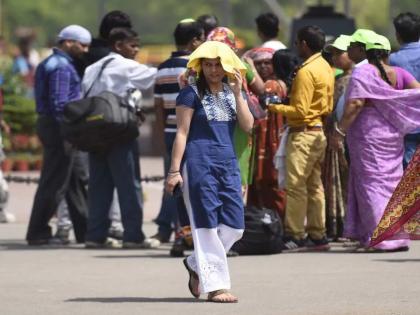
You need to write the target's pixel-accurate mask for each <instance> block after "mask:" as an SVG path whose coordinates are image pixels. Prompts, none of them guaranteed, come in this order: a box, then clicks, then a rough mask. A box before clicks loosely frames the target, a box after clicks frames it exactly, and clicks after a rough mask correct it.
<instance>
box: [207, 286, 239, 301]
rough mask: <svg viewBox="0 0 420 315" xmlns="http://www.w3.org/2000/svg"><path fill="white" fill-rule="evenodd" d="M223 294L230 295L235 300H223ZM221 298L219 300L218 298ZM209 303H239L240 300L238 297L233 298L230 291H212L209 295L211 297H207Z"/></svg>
mask: <svg viewBox="0 0 420 315" xmlns="http://www.w3.org/2000/svg"><path fill="white" fill-rule="evenodd" d="M223 294H225V295H226V294H228V295H230V296H231V297H232V298H233V299H228V300H226V299H221V298H220V295H223ZM217 297H219V298H217ZM207 302H213V303H238V298H237V297H236V296H233V295H232V294H231V293H230V292H229V290H226V289H221V290H216V291H212V292H210V293H209V295H208V296H207Z"/></svg>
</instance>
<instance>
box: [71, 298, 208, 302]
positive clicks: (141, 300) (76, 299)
mask: <svg viewBox="0 0 420 315" xmlns="http://www.w3.org/2000/svg"><path fill="white" fill-rule="evenodd" d="M65 302H88V303H191V302H194V303H197V302H205V300H197V299H194V298H180V297H165V298H154V297H109V298H103V297H91V298H74V299H68V300H65Z"/></svg>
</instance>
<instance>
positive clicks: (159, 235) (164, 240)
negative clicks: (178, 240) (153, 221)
mask: <svg viewBox="0 0 420 315" xmlns="http://www.w3.org/2000/svg"><path fill="white" fill-rule="evenodd" d="M150 238H153V239H155V240H158V241H159V242H161V243H169V240H170V239H171V234H169V235H164V234H162V233H159V232H157V233H156V234H155V235H153V236H151V237H150Z"/></svg>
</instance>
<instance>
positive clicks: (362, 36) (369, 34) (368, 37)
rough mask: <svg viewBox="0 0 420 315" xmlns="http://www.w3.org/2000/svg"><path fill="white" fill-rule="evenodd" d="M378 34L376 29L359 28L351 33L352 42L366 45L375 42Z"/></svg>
mask: <svg viewBox="0 0 420 315" xmlns="http://www.w3.org/2000/svg"><path fill="white" fill-rule="evenodd" d="M376 35H377V34H376V33H375V32H374V31H371V30H366V29H363V28H359V29H358V30H356V31H355V32H354V33H353V35H351V42H358V43H362V44H365V45H366V44H367V43H369V42H373V41H374V39H375V37H376Z"/></svg>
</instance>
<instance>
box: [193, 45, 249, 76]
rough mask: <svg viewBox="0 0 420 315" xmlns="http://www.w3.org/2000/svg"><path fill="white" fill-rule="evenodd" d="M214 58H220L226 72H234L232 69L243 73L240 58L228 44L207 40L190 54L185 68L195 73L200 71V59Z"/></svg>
mask: <svg viewBox="0 0 420 315" xmlns="http://www.w3.org/2000/svg"><path fill="white" fill-rule="evenodd" d="M203 58H207V59H214V58H220V63H221V64H222V67H223V70H225V71H226V72H227V73H228V74H234V73H235V71H234V69H237V70H239V71H240V72H241V74H242V75H245V72H246V67H245V65H244V64H243V63H242V61H241V59H239V57H238V56H237V55H236V54H235V52H234V51H233V50H232V49H230V47H229V46H228V45H226V44H225V43H221V42H216V41H207V42H204V43H203V44H201V45H200V46H198V48H197V49H196V50H194V52H193V53H192V54H191V55H190V59H189V61H188V65H187V68H191V69H193V70H194V71H196V72H197V73H200V71H201V59H203Z"/></svg>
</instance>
